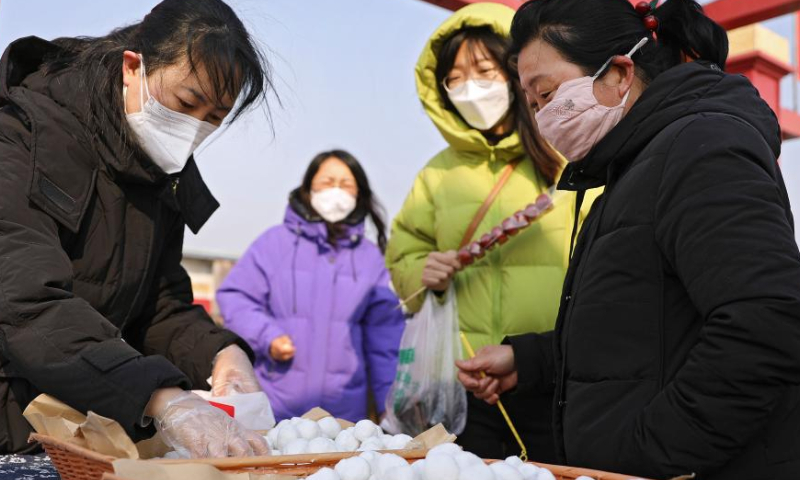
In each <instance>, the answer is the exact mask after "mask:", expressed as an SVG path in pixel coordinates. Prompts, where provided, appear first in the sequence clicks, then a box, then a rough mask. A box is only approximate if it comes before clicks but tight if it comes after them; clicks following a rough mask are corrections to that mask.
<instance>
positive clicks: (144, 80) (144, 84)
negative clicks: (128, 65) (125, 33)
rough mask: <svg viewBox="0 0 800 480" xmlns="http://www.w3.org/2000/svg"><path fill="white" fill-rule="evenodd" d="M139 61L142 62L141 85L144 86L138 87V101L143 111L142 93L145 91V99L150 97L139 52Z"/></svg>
mask: <svg viewBox="0 0 800 480" xmlns="http://www.w3.org/2000/svg"><path fill="white" fill-rule="evenodd" d="M139 62H140V63H141V64H142V75H141V77H142V78H141V79H142V85H143V86H144V88H139V103H140V104H141V109H142V111H144V93H145V92H147V99H148V100H149V99H150V88H149V87H148V86H147V73H146V71H145V69H144V57H142V55H141V54H139Z"/></svg>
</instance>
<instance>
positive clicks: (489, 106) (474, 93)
mask: <svg viewBox="0 0 800 480" xmlns="http://www.w3.org/2000/svg"><path fill="white" fill-rule="evenodd" d="M447 96H448V97H449V98H450V101H451V102H453V105H454V106H455V107H456V110H458V113H460V114H461V116H462V117H464V120H465V121H466V122H467V123H468V124H469V125H470V126H471V127H473V128H476V129H478V130H489V129H490V128H492V127H494V126H495V125H497V123H498V122H499V121H500V120H501V119H502V118H503V117H504V116H505V115H506V113H508V109H509V108H510V107H511V101H512V100H513V96H512V95H511V84H510V83H509V82H497V81H492V82H489V83H488V84H485V86H484V85H482V84H479V83H478V82H476V81H475V80H472V79H469V80H467V81H466V82H464V83H462V84H461V85H459V86H457V87H455V88H453V89H452V90H450V91H448V92H447Z"/></svg>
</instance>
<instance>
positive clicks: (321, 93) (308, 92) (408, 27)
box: [0, 0, 800, 255]
mask: <svg viewBox="0 0 800 480" xmlns="http://www.w3.org/2000/svg"><path fill="white" fill-rule="evenodd" d="M156 3H157V2H156V1H153V0H137V1H135V2H109V1H101V0H69V1H64V0H0V48H2V49H5V47H6V46H7V45H8V43H9V42H10V41H12V40H14V39H16V38H19V37H22V36H26V35H38V36H41V37H43V38H48V39H50V38H55V37H58V36H72V35H103V34H105V33H107V32H108V31H110V30H111V29H113V28H115V27H118V26H122V25H125V24H129V23H134V22H136V21H138V20H139V19H141V18H142V17H143V16H144V15H145V14H146V13H147V12H148V11H149V10H150V8H152V6H153V5H155V4H156ZM229 3H230V4H231V5H232V6H233V7H234V9H235V10H237V12H239V14H240V16H241V17H242V19H243V20H244V21H245V23H246V25H247V26H248V28H250V29H251V32H252V33H253V34H254V36H255V37H256V38H257V39H258V40H259V42H260V43H261V44H262V45H263V46H264V48H265V49H266V50H267V54H268V57H269V58H270V60H271V61H272V64H273V66H274V68H275V76H276V80H277V91H278V94H279V95H280V97H281V101H282V103H283V106H282V107H279V106H277V104H276V103H275V102H273V109H272V115H273V123H274V135H273V133H272V131H271V129H270V126H269V123H268V121H267V119H266V116H265V113H264V111H263V110H256V111H254V112H252V113H250V114H248V115H247V116H246V117H244V118H242V119H241V120H239V122H237V123H236V124H234V125H233V126H231V127H230V129H229V130H228V131H226V132H224V134H223V135H220V136H219V137H218V138H217V139H215V140H214V141H212V142H210V144H209V145H205V146H203V147H201V151H200V152H199V153H198V155H197V158H198V162H199V165H200V169H201V171H202V172H203V175H204V177H205V179H206V181H207V183H208V184H209V186H210V187H211V189H212V191H213V192H214V194H215V195H216V196H217V198H218V199H219V201H220V203H221V204H222V207H221V209H220V210H219V211H218V212H217V213H216V214H215V215H214V217H213V218H212V219H211V221H210V222H209V223H208V224H207V225H206V227H205V228H204V229H203V231H202V232H200V234H199V235H197V236H195V235H192V234H191V233H188V234H187V239H186V248H187V250H193V251H197V250H201V251H204V252H211V253H220V254H225V255H238V254H240V253H241V252H242V251H243V250H244V249H245V248H247V246H248V245H249V243H250V242H251V241H252V240H253V239H254V238H255V237H257V236H258V235H259V234H260V233H261V232H262V231H263V230H265V229H266V228H268V227H269V226H271V225H274V224H276V223H279V222H280V221H281V220H282V218H283V213H284V209H285V205H286V197H287V195H288V193H289V191H291V190H292V189H293V188H295V187H296V186H297V185H298V184H299V182H300V177H301V175H302V173H303V172H304V170H305V167H306V166H307V164H308V162H309V161H310V160H311V158H312V157H313V156H314V155H315V154H316V153H318V152H320V151H322V150H327V149H331V148H344V149H347V150H350V151H351V152H352V153H353V154H354V155H355V156H356V157H357V158H359V160H361V162H362V163H363V164H364V166H365V168H366V170H367V174H368V175H369V177H370V180H371V182H372V183H373V188H374V190H375V191H376V192H377V194H378V196H379V197H380V198H381V200H382V201H383V203H384V205H385V206H386V208H387V211H388V216H389V217H392V216H393V215H394V214H395V213H396V212H397V211H398V210H399V208H400V206H401V204H402V201H403V199H404V197H405V195H406V194H407V192H408V190H409V188H410V187H411V183H412V182H413V179H414V177H415V175H416V173H417V172H418V171H419V169H420V168H422V167H423V166H424V164H425V163H426V162H427V161H428V159H430V158H431V157H432V156H433V155H434V154H435V153H436V152H438V151H439V150H440V149H442V148H444V146H445V143H444V141H443V140H442V138H441V137H440V135H439V133H438V131H437V130H436V129H435V128H434V126H433V124H432V123H431V122H430V120H429V119H428V118H427V116H426V115H425V113H424V111H423V109H422V107H421V105H420V103H419V100H418V98H417V95H416V90H415V86H414V75H413V69H414V65H415V64H416V60H417V57H418V55H419V53H420V51H421V50H422V47H423V46H424V44H425V42H426V40H427V38H428V36H429V35H430V34H431V32H432V31H433V30H434V29H435V28H436V26H437V25H439V24H440V23H441V22H442V21H443V20H444V19H445V18H447V16H448V15H449V13H450V12H448V11H446V10H443V9H441V8H439V7H435V6H432V5H429V4H427V3H424V2H421V1H419V0H335V1H334V0H231V1H230V2H229ZM768 26H769V27H770V28H772V29H774V30H775V31H777V32H778V33H781V34H783V35H786V36H788V35H789V32H790V22H789V20H788V19H776V20H774V21H771V22H769V23H768ZM785 87H786V88H785V93H786V94H785V95H784V98H785V100H786V102H787V106H788V105H791V97H790V92H791V86H790V82H789V83H787V84H786V86H785ZM782 162H783V168H784V175H785V177H786V182H787V184H788V187H789V190H790V196H791V197H792V201H793V205H795V213H796V215H795V216H796V218H798V221H800V141H795V142H787V143H785V144H784V153H783V157H782ZM798 238H800V235H798Z"/></svg>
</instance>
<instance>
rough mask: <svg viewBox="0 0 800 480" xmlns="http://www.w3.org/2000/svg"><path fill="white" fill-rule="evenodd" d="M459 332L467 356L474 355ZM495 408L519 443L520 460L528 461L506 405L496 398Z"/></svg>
mask: <svg viewBox="0 0 800 480" xmlns="http://www.w3.org/2000/svg"><path fill="white" fill-rule="evenodd" d="M459 334H460V336H461V343H463V344H464V350H466V351H467V354H468V355H469V358H472V357H474V356H475V350H473V349H472V345H470V343H469V340H467V336H466V335H464V332H459ZM481 378H486V372H484V371H483V370H481ZM497 408H499V409H500V413H501V414H502V415H503V418H504V419H505V421H506V423H507V424H508V428H509V429H511V433H512V434H513V435H514V439H515V440H516V441H517V444H519V448H520V453H519V459H520V460H522V461H523V462H527V461H528V449H527V448H525V443H524V442H523V441H522V438H521V437H520V436H519V433H518V432H517V429H516V427H514V422H512V421H511V417H509V416H508V412H507V411H506V407H505V406H503V402H502V401H500V399H498V400H497Z"/></svg>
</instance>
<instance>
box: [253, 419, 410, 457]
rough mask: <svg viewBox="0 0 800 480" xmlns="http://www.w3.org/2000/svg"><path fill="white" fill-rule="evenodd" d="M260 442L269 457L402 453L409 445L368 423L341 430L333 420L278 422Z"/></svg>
mask: <svg viewBox="0 0 800 480" xmlns="http://www.w3.org/2000/svg"><path fill="white" fill-rule="evenodd" d="M264 438H266V439H267V442H269V446H270V449H272V454H273V455H300V454H304V453H333V452H355V451H362V452H363V451H372V450H402V449H405V448H408V447H409V444H410V443H412V438H411V437H409V436H408V435H403V434H400V435H387V434H385V433H384V432H383V430H382V429H381V427H379V426H378V425H375V424H374V423H373V422H372V421H370V420H361V421H360V422H358V423H356V425H355V426H354V427H349V428H345V429H342V426H341V425H340V424H339V422H338V421H336V419H335V418H333V417H324V418H322V419H320V420H318V421H316V422H315V421H313V420H309V419H306V418H299V417H295V418H292V419H287V420H282V421H281V422H280V423H278V424H277V425H276V426H275V428H273V429H272V430H270V431H269V433H268V434H267V436H266V437H264Z"/></svg>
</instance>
